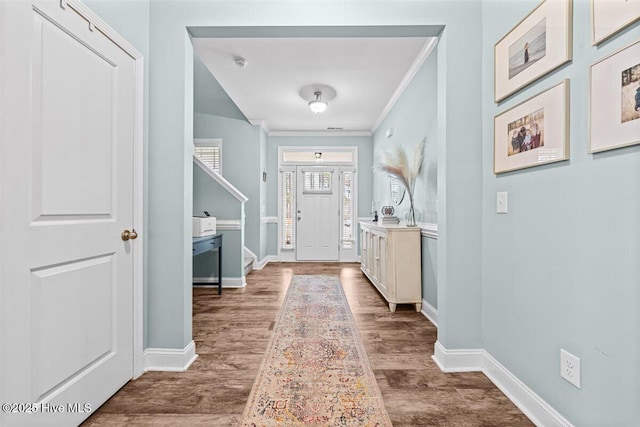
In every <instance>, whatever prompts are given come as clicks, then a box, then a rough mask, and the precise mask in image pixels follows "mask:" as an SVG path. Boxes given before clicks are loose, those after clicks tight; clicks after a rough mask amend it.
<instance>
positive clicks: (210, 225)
mask: <svg viewBox="0 0 640 427" xmlns="http://www.w3.org/2000/svg"><path fill="white" fill-rule="evenodd" d="M214 234H216V217H214V216H194V217H193V237H206V236H212V235H214Z"/></svg>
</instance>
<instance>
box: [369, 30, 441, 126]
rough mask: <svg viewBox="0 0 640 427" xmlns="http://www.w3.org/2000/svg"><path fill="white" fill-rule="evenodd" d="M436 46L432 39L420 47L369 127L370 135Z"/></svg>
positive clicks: (433, 38) (434, 40) (436, 39)
mask: <svg viewBox="0 0 640 427" xmlns="http://www.w3.org/2000/svg"><path fill="white" fill-rule="evenodd" d="M437 44H438V38H437V37H432V38H431V39H430V40H429V41H428V42H427V43H426V44H425V45H424V46H423V47H422V50H421V51H420V53H418V56H417V57H416V60H415V61H413V64H412V65H411V68H409V71H407V74H405V76H404V78H403V79H402V80H401V81H400V84H398V87H397V88H396V90H395V92H393V95H392V96H391V98H390V99H389V102H387V105H386V106H385V107H384V110H382V113H380V116H379V117H378V119H377V120H376V121H375V123H374V124H373V126H372V127H371V132H372V133H375V132H376V131H377V130H378V127H380V125H381V124H382V122H383V121H384V119H386V118H387V115H388V114H389V112H390V111H391V109H392V108H393V106H394V105H396V102H397V101H398V99H400V97H401V96H402V94H403V93H404V91H405V89H406V88H407V86H409V83H411V80H413V77H414V76H415V75H416V73H417V72H418V70H419V69H420V67H422V64H424V61H426V60H427V58H428V57H429V54H431V51H432V50H433V49H434V48H435V47H436V45H437Z"/></svg>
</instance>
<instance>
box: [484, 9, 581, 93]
mask: <svg viewBox="0 0 640 427" xmlns="http://www.w3.org/2000/svg"><path fill="white" fill-rule="evenodd" d="M572 8H573V3H572V1H571V0H545V1H543V2H542V3H540V5H538V7H536V8H535V9H534V10H533V11H532V12H531V13H530V14H529V15H528V16H527V17H526V18H524V19H523V20H522V21H520V23H519V24H518V25H516V26H515V27H514V28H513V29H512V30H511V31H509V33H508V34H507V35H506V36H504V37H503V38H502V39H501V40H500V41H499V42H498V43H496V45H495V47H494V96H495V100H496V102H500V101H502V100H503V99H505V98H506V97H508V96H509V95H511V94H512V93H514V92H516V91H517V90H519V89H521V88H523V87H525V86H526V85H528V84H530V83H531V82H533V81H535V80H536V79H539V78H540V77H542V76H544V75H545V74H547V73H548V72H550V71H552V70H554V69H556V68H558V67H559V66H561V65H562V64H564V63H566V62H568V61H570V60H571V56H572V49H571V46H572V37H571V34H572V21H573V20H572V15H573V13H572Z"/></svg>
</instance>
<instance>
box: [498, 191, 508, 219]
mask: <svg viewBox="0 0 640 427" xmlns="http://www.w3.org/2000/svg"><path fill="white" fill-rule="evenodd" d="M508 211H509V209H508V199H507V192H506V191H498V193H497V198H496V213H500V214H506V213H507V212H508Z"/></svg>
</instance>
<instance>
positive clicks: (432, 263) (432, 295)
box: [422, 236, 438, 309]
mask: <svg viewBox="0 0 640 427" xmlns="http://www.w3.org/2000/svg"><path fill="white" fill-rule="evenodd" d="M422 299H423V300H425V301H427V302H428V303H429V304H430V305H431V306H432V307H433V308H435V309H437V308H438V241H437V240H436V239H433V238H431V237H424V236H423V237H422Z"/></svg>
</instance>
